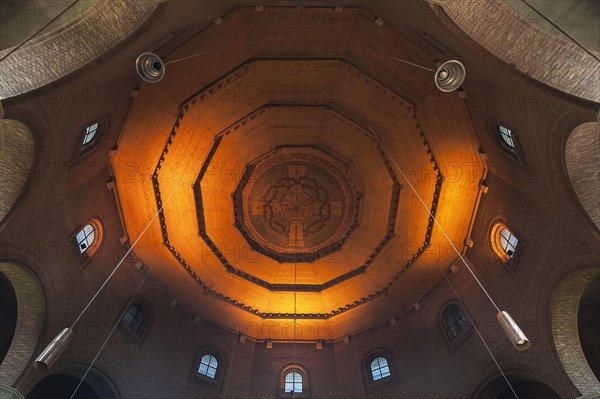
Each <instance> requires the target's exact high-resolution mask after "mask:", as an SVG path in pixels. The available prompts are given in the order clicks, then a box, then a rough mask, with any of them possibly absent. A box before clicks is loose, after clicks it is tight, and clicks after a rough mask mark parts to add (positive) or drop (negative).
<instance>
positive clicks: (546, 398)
mask: <svg viewBox="0 0 600 399" xmlns="http://www.w3.org/2000/svg"><path fill="white" fill-rule="evenodd" d="M512 387H513V389H514V390H515V393H516V394H517V396H518V397H519V398H527V399H560V396H558V394H557V393H556V392H554V391H553V390H552V388H550V387H549V386H548V385H546V384H542V383H541V382H532V381H522V382H517V383H516V384H513V385H512ZM496 399H515V395H514V393H513V392H512V391H511V389H510V388H509V387H506V389H505V390H504V391H502V392H501V393H500V395H498V396H496Z"/></svg>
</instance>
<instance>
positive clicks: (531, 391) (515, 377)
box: [471, 371, 560, 399]
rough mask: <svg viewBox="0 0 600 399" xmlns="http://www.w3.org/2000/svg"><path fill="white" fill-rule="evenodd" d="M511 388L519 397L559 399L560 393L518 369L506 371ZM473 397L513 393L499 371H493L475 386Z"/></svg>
mask: <svg viewBox="0 0 600 399" xmlns="http://www.w3.org/2000/svg"><path fill="white" fill-rule="evenodd" d="M505 374H506V378H507V379H508V381H510V384H511V386H512V389H514V391H515V392H516V394H517V395H518V397H520V398H531V399H560V395H559V394H558V393H556V392H555V391H554V389H552V387H550V386H549V385H547V384H545V383H544V382H542V381H540V380H539V379H537V378H534V377H530V376H528V375H527V374H526V373H522V372H519V371H510V372H506V373H505ZM471 397H472V398H473V399H512V398H514V397H515V396H514V394H513V392H512V390H511V388H510V387H509V386H508V384H507V382H506V380H505V379H504V377H503V376H502V375H501V374H500V373H494V374H492V375H491V376H490V377H488V378H486V379H485V380H484V381H483V383H481V384H480V385H479V387H477V389H476V390H475V392H474V393H473V395H472V396H471Z"/></svg>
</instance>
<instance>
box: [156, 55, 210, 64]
mask: <svg viewBox="0 0 600 399" xmlns="http://www.w3.org/2000/svg"><path fill="white" fill-rule="evenodd" d="M203 54H205V53H198V54H194V55H190V56H188V57H183V58H178V59H176V60H173V61H169V62H165V66H167V65H169V64H173V63H175V62H179V61H183V60H187V59H189V58H194V57H197V56H199V55H203Z"/></svg>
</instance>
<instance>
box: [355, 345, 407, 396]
mask: <svg viewBox="0 0 600 399" xmlns="http://www.w3.org/2000/svg"><path fill="white" fill-rule="evenodd" d="M378 357H382V358H384V359H385V360H386V361H387V366H388V369H389V372H390V375H389V376H386V377H383V378H380V379H378V380H375V379H374V378H373V373H372V371H371V363H372V362H373V361H374V360H375V359H376V358H378ZM361 369H362V375H363V383H364V385H365V388H366V391H367V392H369V393H371V392H375V391H378V390H380V389H384V388H388V387H390V386H393V385H395V384H397V383H398V382H399V378H398V373H397V371H396V367H395V363H394V358H393V356H392V354H391V353H390V351H388V350H387V349H383V348H377V349H374V350H372V351H370V352H369V353H367V354H366V355H365V356H364V357H363V361H362V367H361Z"/></svg>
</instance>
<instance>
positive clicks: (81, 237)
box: [75, 224, 96, 253]
mask: <svg viewBox="0 0 600 399" xmlns="http://www.w3.org/2000/svg"><path fill="white" fill-rule="evenodd" d="M95 237H96V230H95V229H94V226H92V225H91V224H86V225H85V227H84V228H83V229H81V230H80V231H79V233H77V236H75V240H76V241H77V246H78V247H79V251H81V253H85V252H86V251H87V250H88V249H89V247H90V246H91V245H92V244H93V243H94V238H95Z"/></svg>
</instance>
